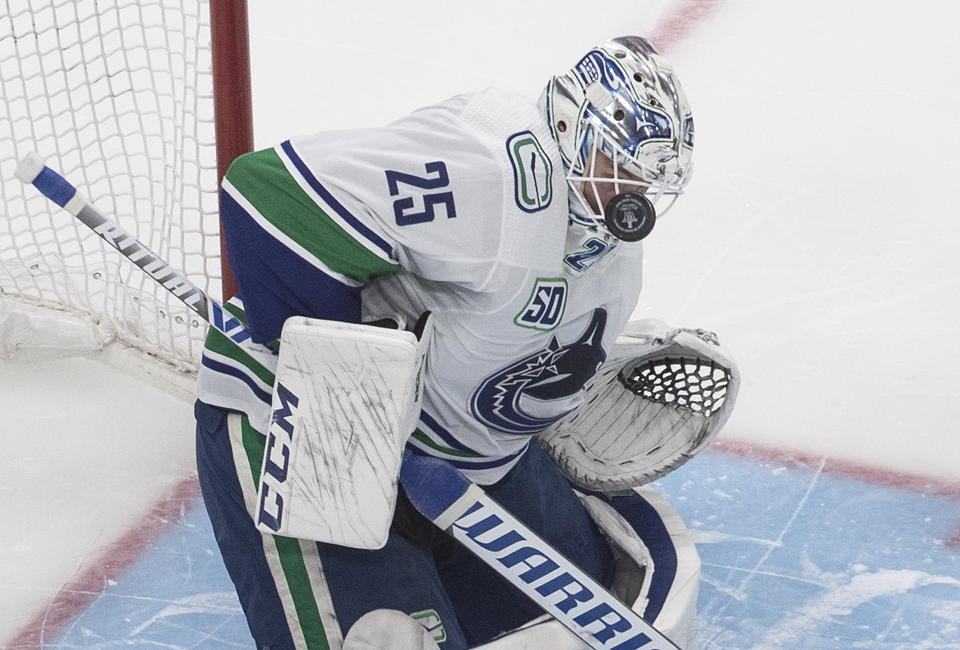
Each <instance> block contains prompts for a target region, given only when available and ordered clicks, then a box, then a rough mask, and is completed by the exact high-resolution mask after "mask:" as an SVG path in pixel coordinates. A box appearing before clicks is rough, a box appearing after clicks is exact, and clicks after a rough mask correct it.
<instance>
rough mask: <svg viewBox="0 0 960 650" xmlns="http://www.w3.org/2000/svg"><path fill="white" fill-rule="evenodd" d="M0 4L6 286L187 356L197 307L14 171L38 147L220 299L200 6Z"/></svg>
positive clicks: (0, 285) (117, 1)
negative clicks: (184, 302)
mask: <svg viewBox="0 0 960 650" xmlns="http://www.w3.org/2000/svg"><path fill="white" fill-rule="evenodd" d="M0 6H2V7H3V11H2V12H0V174H2V176H0V190H2V191H0V295H2V296H6V297H14V298H16V299H21V300H26V301H30V302H36V303H39V304H45V305H50V306H54V307H60V308H67V309H68V310H71V311H74V312H75V313H76V312H80V313H83V314H86V315H87V316H88V317H89V318H90V319H91V320H92V321H93V322H95V323H97V324H98V325H100V326H101V327H102V328H103V329H104V330H105V331H108V332H110V333H115V334H116V336H117V337H119V338H121V339H124V340H126V341H129V342H131V343H133V344H135V345H137V346H138V347H142V348H144V349H146V350H148V351H150V352H153V353H156V354H159V355H160V356H163V357H164V358H167V359H169V360H171V361H174V362H177V363H185V364H188V365H192V364H195V363H196V361H197V359H198V358H199V349H200V343H201V341H202V338H203V334H204V329H205V328H204V326H203V324H202V323H200V322H199V319H197V318H196V316H194V315H193V314H192V313H191V312H188V310H187V309H186V308H184V307H183V306H182V305H181V304H180V303H179V302H178V301H177V300H176V298H174V297H173V296H171V295H170V294H168V293H167V292H166V291H165V290H164V289H163V288H161V287H159V286H157V285H156V284H155V283H154V282H153V280H151V279H150V278H148V277H147V276H146V275H145V274H144V273H143V272H141V271H140V270H139V269H137V268H136V267H135V266H133V265H132V264H131V263H129V262H127V261H126V260H125V259H124V258H123V257H122V256H121V255H120V254H119V253H117V252H116V251H115V250H113V249H111V248H109V247H108V246H107V245H106V244H104V243H103V242H102V241H101V240H100V239H99V238H98V237H97V236H96V235H95V234H93V233H92V232H90V231H88V230H86V228H85V227H84V226H83V225H82V224H80V223H79V222H77V221H76V220H74V218H73V217H71V216H70V215H69V214H67V213H66V212H64V211H62V210H60V209H59V208H57V207H56V206H55V205H53V204H52V203H50V202H49V201H48V200H47V199H45V198H43V197H42V196H41V195H40V194H39V192H37V191H36V190H35V189H34V188H32V187H29V186H25V185H23V184H21V183H20V181H18V180H16V178H15V177H14V176H13V169H14V167H15V166H16V161H17V160H19V159H20V158H22V157H23V156H24V155H25V154H26V153H27V152H28V151H30V150H35V151H37V152H38V153H39V154H40V155H41V156H43V157H45V158H46V159H47V164H48V165H50V166H51V167H55V168H57V169H58V170H59V171H60V172H61V173H62V174H63V175H64V176H65V177H66V178H67V179H68V180H70V181H71V182H72V183H73V184H74V185H76V186H77V187H78V188H79V190H80V191H81V192H83V193H84V194H85V195H86V196H88V197H89V198H90V199H92V201H93V203H94V204H95V205H96V206H97V207H98V208H99V209H100V210H101V211H102V212H104V213H105V214H108V215H112V216H114V217H115V218H117V219H118V220H119V222H120V224H121V225H122V226H123V227H124V228H126V229H127V230H128V231H130V232H131V233H133V234H135V235H136V236H137V237H138V238H139V239H140V240H141V241H142V242H143V243H144V244H145V245H146V246H148V247H149V248H150V249H152V250H153V251H154V252H156V253H158V254H159V255H160V256H161V257H162V258H164V259H165V260H166V261H167V262H169V263H170V265H171V266H173V267H175V268H178V269H181V270H183V271H184V272H185V273H186V274H187V275H188V277H189V278H190V280H191V281H193V282H194V283H196V284H197V285H198V286H200V287H201V288H203V289H204V291H206V292H208V293H209V294H210V295H212V296H213V297H215V298H219V292H220V259H219V224H218V221H217V201H216V182H217V178H216V150H215V143H214V124H213V90H212V75H211V53H210V19H209V10H208V7H207V3H206V2H205V1H203V0H189V1H180V0H6V1H5V2H0Z"/></svg>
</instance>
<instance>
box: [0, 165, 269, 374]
mask: <svg viewBox="0 0 960 650" xmlns="http://www.w3.org/2000/svg"><path fill="white" fill-rule="evenodd" d="M16 176H17V178H19V179H20V180H21V181H23V182H24V183H30V184H32V185H33V186H34V187H36V188H37V189H38V190H40V193H41V194H43V195H44V196H45V197H47V198H48V199H50V200H51V201H53V202H54V203H56V204H57V205H59V206H60V207H61V208H63V209H64V210H66V211H67V212H69V213H70V214H72V215H73V216H75V217H76V218H77V219H79V220H80V221H81V222H82V223H83V224H84V225H85V226H87V227H88V228H90V230H92V231H93V232H95V233H96V234H97V235H99V236H100V238H101V239H103V240H104V241H105V242H107V243H108V244H110V245H111V246H113V247H114V248H115V249H117V250H118V251H119V252H120V254H121V255H123V256H124V257H126V258H127V259H128V260H130V261H131V262H133V263H134V264H136V265H137V266H139V267H140V269H141V270H143V272H144V273H146V274H147V275H149V276H150V277H151V278H153V279H154V280H156V281H157V283H159V284H160V285H161V286H162V287H163V288H165V289H166V290H167V291H169V292H170V293H172V294H173V295H174V296H176V297H177V298H178V299H179V300H180V301H181V302H182V303H183V304H185V305H186V306H187V307H189V308H190V309H191V310H192V311H193V312H194V313H195V314H197V316H199V317H200V318H202V319H203V320H205V321H206V322H208V323H209V324H210V325H212V326H213V327H214V328H215V329H217V330H218V331H219V332H221V333H222V334H224V335H225V336H226V337H227V338H229V339H230V340H231V341H233V342H234V343H236V344H237V345H238V346H240V348H241V349H243V351H244V352H246V353H248V354H249V355H250V356H252V357H253V358H254V359H256V360H257V361H258V362H259V363H261V364H262V365H264V366H265V367H266V368H267V369H269V370H270V371H273V370H274V369H275V368H276V365H277V354H276V352H275V351H274V350H272V349H270V348H268V347H267V346H265V345H261V344H259V343H255V342H254V341H253V340H251V338H250V333H249V332H247V330H246V328H245V327H244V326H243V323H241V322H240V321H239V320H237V319H236V318H233V317H232V316H230V315H229V313H226V312H225V311H224V309H223V306H222V305H220V303H218V302H217V301H216V300H214V299H213V298H211V297H210V296H208V295H207V294H206V293H205V292H204V291H203V290H202V289H201V288H200V287H198V286H197V285H195V284H194V283H192V282H191V281H190V280H188V279H187V278H186V276H184V275H183V274H182V273H181V272H179V271H177V270H175V269H173V268H172V267H171V266H170V265H169V264H167V263H166V262H165V261H163V259H162V258H161V257H160V256H159V255H157V254H156V253H154V252H153V251H151V250H150V249H149V248H147V247H146V246H144V245H143V244H142V243H141V242H140V241H139V240H138V239H137V238H136V237H134V236H133V235H131V234H130V233H128V232H127V231H126V230H124V229H123V228H122V227H121V226H120V224H118V223H117V222H116V221H114V220H113V219H111V218H110V217H108V216H106V215H104V214H103V213H102V212H100V211H99V210H97V208H96V207H94V205H93V204H92V203H91V202H90V201H89V200H87V198H86V197H85V196H83V195H82V194H81V193H80V192H78V191H77V188H75V187H74V186H73V185H72V184H71V183H70V182H69V181H68V180H67V179H65V178H64V177H63V176H61V175H60V174H59V173H57V172H55V171H54V170H52V169H50V168H49V167H47V166H46V165H45V164H44V161H43V158H41V157H40V156H39V155H38V154H36V153H34V152H30V153H28V154H27V155H26V157H24V159H23V160H21V161H20V164H19V165H18V166H17V170H16Z"/></svg>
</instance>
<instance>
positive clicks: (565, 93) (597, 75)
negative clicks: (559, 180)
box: [542, 36, 693, 241]
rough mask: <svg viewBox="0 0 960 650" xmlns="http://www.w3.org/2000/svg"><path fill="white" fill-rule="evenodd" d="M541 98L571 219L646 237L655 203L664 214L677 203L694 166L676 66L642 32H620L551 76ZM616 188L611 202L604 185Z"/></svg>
mask: <svg viewBox="0 0 960 650" xmlns="http://www.w3.org/2000/svg"><path fill="white" fill-rule="evenodd" d="M542 102H543V108H544V110H545V113H546V117H547V121H548V123H549V124H550V132H551V134H552V135H553V138H554V139H555V140H556V142H557V144H558V145H559V148H560V154H561V156H562V158H563V162H564V167H565V169H566V175H567V183H568V185H569V187H570V218H571V219H572V220H573V221H574V222H577V223H580V224H582V225H584V226H587V227H590V228H597V229H599V230H600V231H601V232H604V233H605V234H608V235H612V236H613V237H614V238H616V239H621V240H624V241H636V240H639V239H642V238H643V237H645V236H646V235H647V234H648V233H649V232H650V229H651V228H652V227H653V224H654V221H655V219H656V211H655V208H654V206H655V205H660V208H659V213H660V214H661V215H662V214H663V213H665V212H666V211H667V210H668V209H669V208H670V207H672V205H673V203H674V201H676V199H677V197H678V196H679V195H680V194H681V193H682V191H683V188H684V186H685V185H686V184H687V182H688V181H689V180H690V174H691V171H692V168H693V167H692V161H691V156H692V154H693V116H692V115H691V112H690V106H689V104H688V103H687V99H686V97H685V95H684V94H683V90H682V89H681V87H680V82H679V81H678V79H677V77H676V75H675V74H674V72H673V69H672V68H671V67H670V65H669V64H668V63H667V62H666V61H665V60H664V59H663V58H662V57H661V56H660V55H658V54H657V52H656V50H654V49H653V47H652V46H651V45H650V44H649V43H648V42H647V41H646V40H645V39H643V38H641V37H639V36H622V37H619V38H615V39H612V40H610V41H607V42H606V43H603V44H602V45H600V46H599V47H596V48H594V49H593V50H591V51H590V52H588V53H587V55H586V56H584V57H583V58H582V59H580V61H579V62H578V63H577V64H576V65H575V66H574V67H573V68H572V69H571V70H570V71H569V72H567V73H565V74H562V75H558V76H556V77H554V78H553V79H551V80H550V83H549V84H548V85H547V88H546V91H545V92H544V95H543V98H542ZM603 158H606V159H607V160H603ZM598 161H599V162H598ZM611 163H612V164H611ZM606 170H609V172H607V171H606ZM624 172H625V173H624ZM598 185H599V187H598ZM611 186H612V188H613V194H614V196H613V198H612V199H610V200H609V201H607V202H606V205H604V202H603V201H602V200H601V195H602V194H603V192H601V190H600V188H610V187H611ZM606 194H607V195H609V189H607V192H606ZM661 202H663V203H665V205H663V204H662V203H661Z"/></svg>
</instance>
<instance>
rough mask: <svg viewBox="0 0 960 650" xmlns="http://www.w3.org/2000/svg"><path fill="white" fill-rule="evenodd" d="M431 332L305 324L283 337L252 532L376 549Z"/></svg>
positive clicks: (294, 323)
mask: <svg viewBox="0 0 960 650" xmlns="http://www.w3.org/2000/svg"><path fill="white" fill-rule="evenodd" d="M431 331H432V328H431V321H429V320H427V322H426V326H425V327H424V328H423V332H422V333H421V336H420V340H419V341H418V340H417V336H416V335H415V334H413V333H412V332H406V331H400V330H391V329H384V328H380V327H373V326H370V325H357V324H352V323H340V322H336V321H325V320H317V319H311V318H303V317H293V318H290V319H288V320H287V321H286V322H285V323H284V326H283V331H282V333H281V336H280V355H279V359H278V364H277V374H276V383H275V385H274V391H273V406H272V410H273V417H272V420H271V423H270V429H269V432H268V435H267V443H266V450H265V453H264V458H263V466H262V470H261V480H260V493H259V498H258V512H257V513H256V521H257V528H258V529H259V530H261V531H262V532H265V533H273V534H277V535H283V536H286V537H296V538H300V539H310V540H315V541H318V542H329V543H331V544H339V545H341V546H350V547H353V548H367V549H375V548H382V547H383V545H384V544H386V542H387V533H388V530H389V528H390V522H391V520H392V519H393V510H394V505H395V503H396V497H397V480H398V477H399V473H400V460H401V458H402V457H403V449H404V444H405V443H406V441H407V438H408V437H409V436H410V434H411V433H413V431H414V429H415V428H416V424H417V421H418V418H419V415H420V402H421V399H422V396H423V390H422V384H421V379H422V371H423V365H424V362H425V358H426V349H427V344H428V341H429V338H430V333H431Z"/></svg>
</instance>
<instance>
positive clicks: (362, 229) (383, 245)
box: [280, 140, 393, 259]
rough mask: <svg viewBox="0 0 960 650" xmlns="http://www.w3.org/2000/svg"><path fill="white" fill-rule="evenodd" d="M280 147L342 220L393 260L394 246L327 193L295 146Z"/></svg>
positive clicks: (285, 145) (289, 144) (286, 142)
mask: <svg viewBox="0 0 960 650" xmlns="http://www.w3.org/2000/svg"><path fill="white" fill-rule="evenodd" d="M280 147H281V148H282V149H283V151H284V152H285V153H286V154H287V156H289V157H290V160H291V162H293V165H294V166H295V167H296V168H297V171H299V172H300V174H301V175H302V176H303V178H304V179H305V180H306V181H307V183H308V184H309V185H310V187H312V188H313V190H314V191H315V192H316V193H317V194H319V195H320V197H321V198H322V199H323V200H324V201H326V202H327V203H328V204H329V205H330V207H332V208H333V209H334V210H336V211H337V214H338V215H340V218H342V219H343V220H344V221H346V222H347V223H348V224H350V226H352V227H353V228H354V230H356V231H357V232H358V233H359V234H360V235H362V236H363V237H364V238H366V239H367V241H369V242H370V243H372V244H373V245H375V246H376V247H377V248H379V249H380V250H382V251H383V252H384V253H386V254H387V255H388V256H389V257H390V258H391V259H392V258H393V246H391V245H390V244H389V243H388V242H387V241H386V240H385V239H384V238H383V237H381V236H380V235H378V234H377V233H375V232H373V231H372V230H371V229H370V228H368V227H367V225H366V224H364V223H363V222H362V221H360V220H359V219H357V218H356V217H355V216H353V215H352V214H350V211H349V210H347V209H346V208H345V207H344V206H343V204H341V203H340V202H339V201H337V200H336V199H335V198H334V197H333V195H332V194H330V192H328V191H327V188H325V187H324V186H323V185H322V184H321V183H320V181H319V180H318V179H317V177H316V176H314V175H313V173H312V172H311V171H310V170H309V169H308V168H307V165H306V164H305V163H304V162H303V159H302V158H300V156H299V155H298V154H297V152H296V151H294V149H293V145H292V144H291V143H290V141H289V140H287V141H285V142H284V143H283V144H281V145H280Z"/></svg>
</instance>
